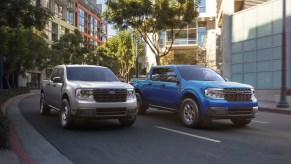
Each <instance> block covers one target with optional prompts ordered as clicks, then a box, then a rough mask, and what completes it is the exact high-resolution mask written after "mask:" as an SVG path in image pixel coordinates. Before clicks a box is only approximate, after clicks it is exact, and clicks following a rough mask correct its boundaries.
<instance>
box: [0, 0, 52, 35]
mask: <svg viewBox="0 0 291 164" xmlns="http://www.w3.org/2000/svg"><path fill="white" fill-rule="evenodd" d="M51 17H52V13H51V12H50V10H49V9H47V8H44V7H42V6H39V5H37V6H36V5H32V4H31V0H1V1H0V27H2V26H7V27H10V28H36V29H38V30H42V29H44V28H45V25H46V24H47V21H48V20H49V19H50V18H51Z"/></svg>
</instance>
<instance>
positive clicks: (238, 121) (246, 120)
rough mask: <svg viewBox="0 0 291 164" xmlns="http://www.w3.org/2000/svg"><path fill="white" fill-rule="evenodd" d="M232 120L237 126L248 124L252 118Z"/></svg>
mask: <svg viewBox="0 0 291 164" xmlns="http://www.w3.org/2000/svg"><path fill="white" fill-rule="evenodd" d="M230 120H231V122H232V123H233V124H234V125H235V126H246V125H247V124H249V123H250V122H251V121H252V119H251V118H232V119H230Z"/></svg>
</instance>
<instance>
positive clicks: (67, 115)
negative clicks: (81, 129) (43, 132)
mask: <svg viewBox="0 0 291 164" xmlns="http://www.w3.org/2000/svg"><path fill="white" fill-rule="evenodd" d="M60 123H61V126H62V128H64V129H70V128H72V127H73V126H74V119H73V117H72V115H71V107H70V103H69V101H68V100H67V99H63V100H62V105H61V111H60Z"/></svg>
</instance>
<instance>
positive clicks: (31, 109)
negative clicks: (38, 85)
mask: <svg viewBox="0 0 291 164" xmlns="http://www.w3.org/2000/svg"><path fill="white" fill-rule="evenodd" d="M19 109H20V111H21V113H22V114H23V115H24V117H25V118H26V119H27V120H28V122H30V123H31V125H32V126H33V127H34V128H35V129H36V130H37V131H38V132H39V133H40V134H41V135H42V136H44V137H45V138H46V139H47V140H48V141H49V142H50V143H51V144H52V145H53V146H55V147H56V148H57V149H58V150H59V151H60V152H61V153H63V154H64V155H65V156H67V157H68V158H69V159H70V160H71V161H73V162H74V163H95V164H96V163H98V164H103V163H104V164H113V163H118V164H119V163H120V164H123V163H124V164H159V163H161V164H178V163H179V164H184V163H199V164H203V163H207V164H209V163H211V164H214V163H215V164H216V163H217V164H222V163H223V164H227V163H229V164H240V163H241V164H249V163H256V164H260V163H262V164H274V163H276V164H285V163H286V164H290V163H291V116H290V115H283V114H274V113H266V112H260V113H259V114H258V116H257V117H256V118H255V119H254V120H253V121H252V123H251V124H249V125H248V126H247V127H243V128H237V127H235V126H234V125H233V124H232V123H231V122H230V121H229V120H219V121H212V122H207V123H206V124H205V125H204V126H203V127H202V128H201V129H190V128H186V127H184V126H183V124H182V123H181V121H180V118H179V116H178V115H177V114H174V113H171V112H167V111H159V110H155V109H150V110H149V111H148V112H147V115H145V116H138V118H137V121H136V123H135V124H134V125H133V126H132V127H122V126H120V125H119V122H118V121H117V120H99V121H86V122H83V123H81V124H80V125H78V126H77V127H76V128H75V129H73V130H65V129H62V128H61V127H60V125H59V119H58V113H57V112H55V111H53V112H51V115H50V116H41V115H40V114H39V95H33V96H30V97H27V98H25V99H23V100H22V101H21V102H20V103H19ZM43 155H45V153H44V154H43Z"/></svg>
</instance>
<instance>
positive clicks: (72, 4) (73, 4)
mask: <svg viewBox="0 0 291 164" xmlns="http://www.w3.org/2000/svg"><path fill="white" fill-rule="evenodd" d="M67 9H68V11H72V12H73V11H75V3H73V2H68V4H67Z"/></svg>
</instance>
